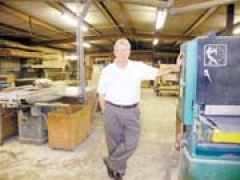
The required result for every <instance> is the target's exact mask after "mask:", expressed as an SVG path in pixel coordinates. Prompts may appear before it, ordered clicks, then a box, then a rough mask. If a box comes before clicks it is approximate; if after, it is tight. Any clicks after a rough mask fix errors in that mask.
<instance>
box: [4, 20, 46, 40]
mask: <svg viewBox="0 0 240 180" xmlns="http://www.w3.org/2000/svg"><path fill="white" fill-rule="evenodd" d="M0 28H1V29H2V30H6V31H7V33H11V36H19V35H20V36H24V37H36V38H43V39H46V38H47V37H46V36H43V35H38V34H35V33H33V32H29V31H26V30H23V29H19V28H16V27H13V26H10V25H7V24H3V23H0ZM3 34H5V33H4V32H1V35H0V36H2V35H3Z"/></svg>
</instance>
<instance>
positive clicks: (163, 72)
mask: <svg viewBox="0 0 240 180" xmlns="http://www.w3.org/2000/svg"><path fill="white" fill-rule="evenodd" d="M182 61H183V54H182V53H180V54H179V55H178V57H177V61H176V65H174V66H172V67H170V68H165V69H159V70H158V72H157V76H164V75H167V74H169V73H172V72H178V71H179V70H180V66H181V64H182Z"/></svg>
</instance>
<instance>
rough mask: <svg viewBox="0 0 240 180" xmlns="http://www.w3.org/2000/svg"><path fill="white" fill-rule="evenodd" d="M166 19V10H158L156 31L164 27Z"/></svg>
mask: <svg viewBox="0 0 240 180" xmlns="http://www.w3.org/2000/svg"><path fill="white" fill-rule="evenodd" d="M166 17H167V9H158V11H157V20H156V30H159V29H161V28H162V27H163V26H164V23H165V20H166Z"/></svg>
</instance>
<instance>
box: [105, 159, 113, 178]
mask: <svg viewBox="0 0 240 180" xmlns="http://www.w3.org/2000/svg"><path fill="white" fill-rule="evenodd" d="M103 162H104V164H105V165H106V167H107V173H108V177H110V178H111V179H114V178H115V172H114V171H113V170H111V169H110V168H109V166H108V164H107V160H106V159H105V158H104V159H103Z"/></svg>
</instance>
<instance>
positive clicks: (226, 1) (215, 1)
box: [169, 0, 239, 14]
mask: <svg viewBox="0 0 240 180" xmlns="http://www.w3.org/2000/svg"><path fill="white" fill-rule="evenodd" d="M235 2H239V0H221V1H220V0H212V1H208V2H203V3H198V4H192V5H189V6H185V7H180V8H170V9H169V13H170V14H177V13H184V12H190V11H195V10H200V9H209V8H212V7H215V6H220V5H226V4H233V3H235Z"/></svg>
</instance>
